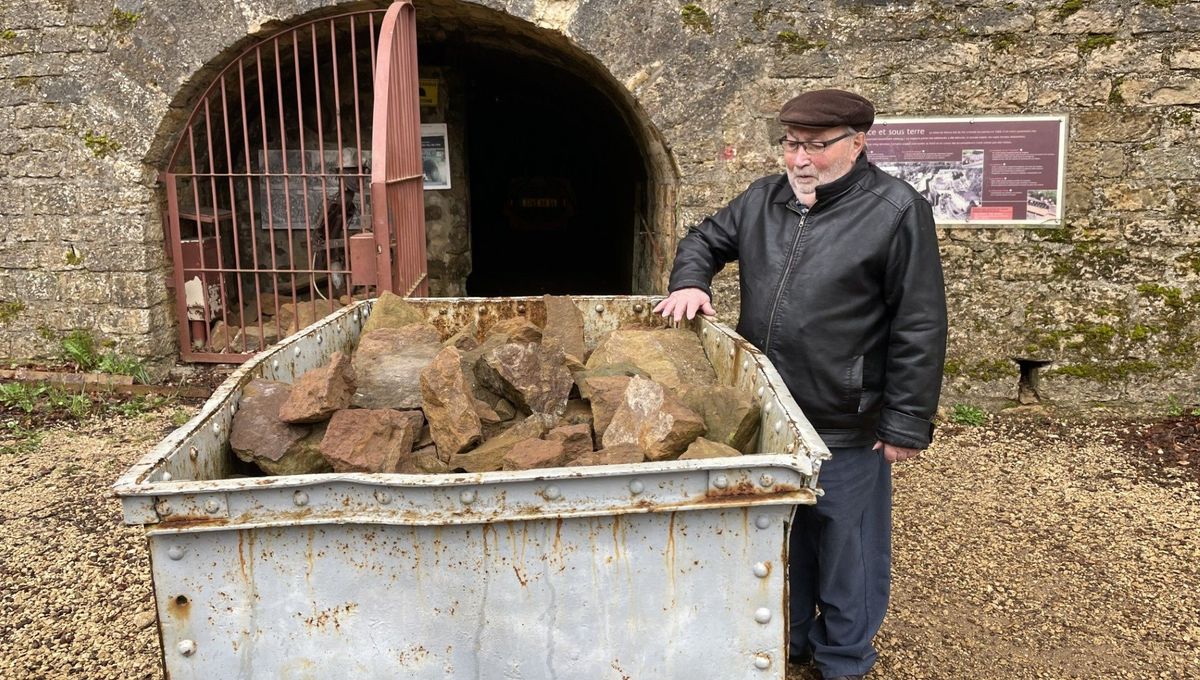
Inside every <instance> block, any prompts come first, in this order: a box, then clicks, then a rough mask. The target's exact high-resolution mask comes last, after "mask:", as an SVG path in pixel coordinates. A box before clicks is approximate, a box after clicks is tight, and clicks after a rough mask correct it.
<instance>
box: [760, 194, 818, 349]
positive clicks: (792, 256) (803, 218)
mask: <svg viewBox="0 0 1200 680" xmlns="http://www.w3.org/2000/svg"><path fill="white" fill-rule="evenodd" d="M808 211H809V209H808V208H804V209H803V210H802V211H801V212H800V223H799V224H797V225H796V238H795V239H794V240H793V241H792V249H791V252H789V253H788V260H787V266H786V267H784V268H783V276H781V277H780V278H779V286H778V287H777V288H776V289H775V302H774V304H772V305H771V316H770V317H768V318H767V341H766V342H764V343H763V354H767V353H768V352H770V351H771V334H772V333H773V331H774V330H775V314H776V313H777V312H778V311H779V299H780V298H782V297H783V286H784V284H785V283H787V280H788V276H789V275H790V274H791V273H792V265H793V264H795V262H796V251H797V250H798V249H799V247H800V238H801V237H802V236H804V229H805V228H806V227H807V224H808Z"/></svg>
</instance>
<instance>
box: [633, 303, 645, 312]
mask: <svg viewBox="0 0 1200 680" xmlns="http://www.w3.org/2000/svg"><path fill="white" fill-rule="evenodd" d="M643 309H645V307H643V306H642V303H640V302H639V303H637V304H636V305H634V306H633V311H635V312H637V313H638V314H641V313H642V310H643Z"/></svg>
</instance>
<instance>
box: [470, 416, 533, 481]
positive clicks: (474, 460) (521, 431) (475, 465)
mask: <svg viewBox="0 0 1200 680" xmlns="http://www.w3.org/2000/svg"><path fill="white" fill-rule="evenodd" d="M545 432H546V423H545V421H544V420H543V419H542V417H541V416H536V415H533V416H529V417H528V418H526V419H525V420H522V421H521V422H519V423H517V424H516V425H513V426H512V427H510V428H508V429H507V430H505V431H503V432H501V433H500V434H498V435H496V436H495V437H493V438H491V439H489V440H487V441H485V442H484V443H483V444H481V445H479V447H478V448H476V449H474V450H473V451H468V452H466V453H460V454H457V455H454V456H450V462H449V465H450V468H451V469H453V470H463V471H465V472H492V471H495V470H499V469H500V468H501V467H502V466H503V464H504V458H505V456H507V455H508V454H509V452H510V451H512V449H513V447H514V446H516V445H517V444H518V443H520V442H523V441H525V440H527V439H539V438H541V436H542V435H543V434H545Z"/></svg>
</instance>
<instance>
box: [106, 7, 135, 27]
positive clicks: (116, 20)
mask: <svg viewBox="0 0 1200 680" xmlns="http://www.w3.org/2000/svg"><path fill="white" fill-rule="evenodd" d="M141 18H142V13H141V12H127V11H125V10H123V9H121V8H119V7H114V8H113V11H112V14H111V15H110V16H109V20H108V25H109V26H111V27H112V28H113V29H114V30H117V31H128V30H129V29H131V28H133V27H134V26H136V25H137V22H138V21H140V20H141Z"/></svg>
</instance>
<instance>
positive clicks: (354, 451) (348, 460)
mask: <svg viewBox="0 0 1200 680" xmlns="http://www.w3.org/2000/svg"><path fill="white" fill-rule="evenodd" d="M424 422H425V418H424V416H422V415H421V412H420V411H396V410H393V409H345V410H342V411H338V412H336V413H334V414H333V417H332V418H330V419H329V427H328V429H327V430H326V431H325V437H324V438H323V439H322V440H321V453H322V454H323V455H324V456H325V458H326V460H328V461H329V464H330V465H331V466H333V470H334V472H368V473H388V472H399V470H400V468H401V466H402V465H403V463H404V459H405V458H407V457H408V456H409V455H410V454H411V453H412V447H413V443H414V442H415V441H416V438H417V436H418V435H419V434H420V432H421V426H422V425H423V424H424Z"/></svg>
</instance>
